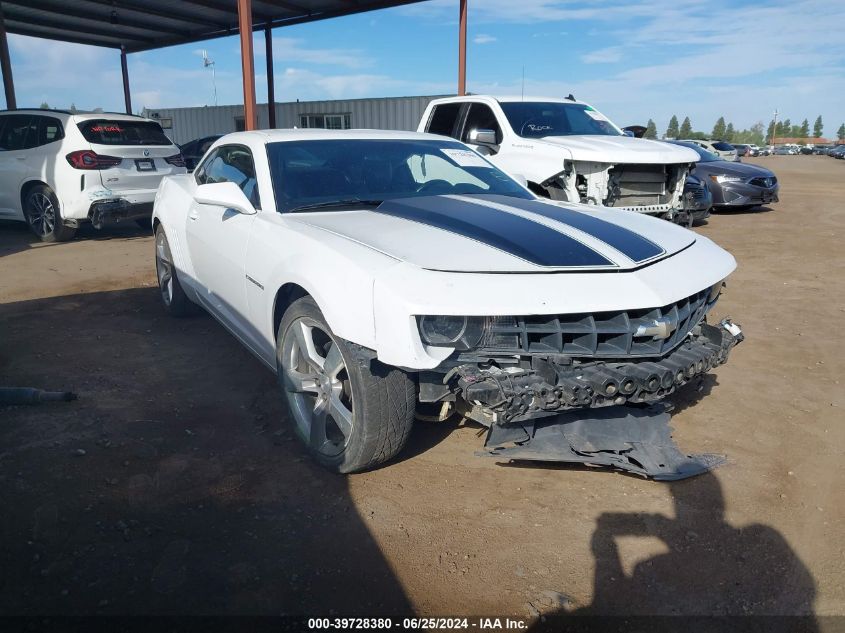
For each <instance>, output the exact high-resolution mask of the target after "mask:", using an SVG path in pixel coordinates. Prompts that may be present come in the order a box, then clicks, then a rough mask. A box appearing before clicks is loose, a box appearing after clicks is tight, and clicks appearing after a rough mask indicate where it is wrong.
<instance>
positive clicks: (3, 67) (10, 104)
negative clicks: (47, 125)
mask: <svg viewBox="0 0 845 633" xmlns="http://www.w3.org/2000/svg"><path fill="white" fill-rule="evenodd" d="M0 71H2V72H3V90H5V92H6V108H7V109H9V110H14V109H15V108H17V107H18V101H17V99H15V80H14V79H13V78H12V61H11V59H9V42H8V41H7V39H6V25H5V24H4V22H3V6H2V4H0Z"/></svg>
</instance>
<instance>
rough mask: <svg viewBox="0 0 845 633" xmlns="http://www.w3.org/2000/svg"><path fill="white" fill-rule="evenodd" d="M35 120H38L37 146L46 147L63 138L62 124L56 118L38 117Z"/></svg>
mask: <svg viewBox="0 0 845 633" xmlns="http://www.w3.org/2000/svg"><path fill="white" fill-rule="evenodd" d="M36 118H37V119H38V143H37V145H38V146H41V145H47V144H48V143H52V142H53V141H59V140H61V139H63V138H64V137H65V131H64V128H63V127H62V122H61V121H59V120H58V119H57V118H55V117H51V116H39V117H36Z"/></svg>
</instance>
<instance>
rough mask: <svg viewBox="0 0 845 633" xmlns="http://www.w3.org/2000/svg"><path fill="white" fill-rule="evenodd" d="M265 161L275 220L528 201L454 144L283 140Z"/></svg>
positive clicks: (523, 193) (481, 161)
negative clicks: (424, 199)
mask: <svg viewBox="0 0 845 633" xmlns="http://www.w3.org/2000/svg"><path fill="white" fill-rule="evenodd" d="M267 157H268V159H269V163H270V174H271V176H272V180H273V192H274V193H275V196H276V205H277V208H278V211H279V212H281V213H286V212H290V211H298V210H311V209H314V210H316V209H318V208H319V209H323V210H326V209H329V208H332V207H336V208H338V209H343V208H346V207H351V206H355V204H360V205H361V206H371V205H373V204H378V203H380V202H382V201H384V200H390V199H396V198H410V197H417V196H433V195H477V194H495V195H502V196H512V197H518V198H527V199H530V198H532V195H531V193H530V192H528V191H527V190H525V189H524V188H523V187H522V186H521V185H519V184H518V183H517V182H516V181H514V180H513V179H512V178H511V177H510V176H508V175H506V174H505V173H504V172H502V171H500V170H498V169H496V168H495V167H494V166H493V165H491V164H490V163H488V162H487V161H486V160H485V159H484V158H482V157H481V156H479V155H478V154H476V153H475V152H474V151H473V150H471V149H469V148H468V147H467V146H466V145H463V144H461V143H458V142H450V141H420V140H412V139H407V140H406V139H343V140H335V139H332V140H313V141H311V140H304V141H283V142H276V143H269V144H268V145H267ZM335 203H336V204H335Z"/></svg>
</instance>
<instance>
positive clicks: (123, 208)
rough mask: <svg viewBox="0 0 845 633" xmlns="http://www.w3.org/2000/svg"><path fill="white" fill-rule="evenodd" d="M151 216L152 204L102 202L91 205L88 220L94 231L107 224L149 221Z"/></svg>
mask: <svg viewBox="0 0 845 633" xmlns="http://www.w3.org/2000/svg"><path fill="white" fill-rule="evenodd" d="M152 215H153V203H152V202H144V203H140V204H131V203H130V202H127V201H126V200H123V199H119V200H104V201H102V202H95V203H94V204H92V205H91V210H90V211H89V213H88V219H89V220H91V224H92V225H93V227H94V228H95V229H101V228H103V227H104V226H107V225H109V224H119V223H120V222H129V221H134V220H149V219H151V218H152Z"/></svg>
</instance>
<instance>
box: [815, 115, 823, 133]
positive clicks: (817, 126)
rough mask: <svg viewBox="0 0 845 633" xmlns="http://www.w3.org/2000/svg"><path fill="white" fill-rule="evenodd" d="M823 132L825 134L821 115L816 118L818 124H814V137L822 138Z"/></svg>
mask: <svg viewBox="0 0 845 633" xmlns="http://www.w3.org/2000/svg"><path fill="white" fill-rule="evenodd" d="M822 132H824V123H822V115H821V114H820V115H819V116H818V117H817V118H816V122H815V123H813V136H815V137H816V138H821V136H822Z"/></svg>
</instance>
